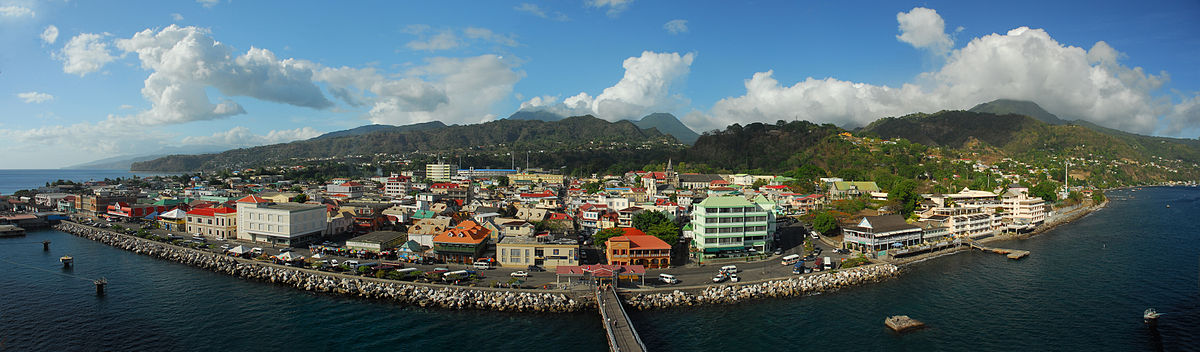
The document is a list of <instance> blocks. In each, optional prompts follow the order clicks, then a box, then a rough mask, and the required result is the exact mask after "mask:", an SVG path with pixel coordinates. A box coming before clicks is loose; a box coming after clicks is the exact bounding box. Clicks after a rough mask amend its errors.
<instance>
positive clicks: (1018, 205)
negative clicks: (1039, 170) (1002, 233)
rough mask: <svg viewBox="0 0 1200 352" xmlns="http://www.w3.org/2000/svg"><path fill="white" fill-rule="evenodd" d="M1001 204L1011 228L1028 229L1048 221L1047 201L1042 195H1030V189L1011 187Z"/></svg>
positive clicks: (1017, 229)
mask: <svg viewBox="0 0 1200 352" xmlns="http://www.w3.org/2000/svg"><path fill="white" fill-rule="evenodd" d="M1001 206H1003V208H1004V214H1003V217H1004V219H1005V221H1006V222H1008V224H1009V229H1011V230H1016V231H1028V230H1032V229H1034V228H1035V227H1037V226H1038V225H1041V224H1042V223H1044V222H1046V201H1044V200H1042V198H1041V197H1030V196H1029V193H1028V190H1024V191H1022V190H1020V189H1015V188H1009V189H1008V192H1006V193H1005V194H1004V198H1003V199H1002V200H1001Z"/></svg>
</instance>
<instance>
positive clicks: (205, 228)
mask: <svg viewBox="0 0 1200 352" xmlns="http://www.w3.org/2000/svg"><path fill="white" fill-rule="evenodd" d="M186 225H187V232H188V233H199V234H203V235H205V236H213V237H216V238H220V239H230V238H234V237H236V236H237V209H234V208H229V207H215V208H200V209H193V210H192V211H189V212H187V221H186Z"/></svg>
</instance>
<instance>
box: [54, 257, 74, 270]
mask: <svg viewBox="0 0 1200 352" xmlns="http://www.w3.org/2000/svg"><path fill="white" fill-rule="evenodd" d="M58 261H59V262H62V265H63V268H70V267H71V263H72V262H74V261H75V258H71V256H69V255H64V256H62V258H58Z"/></svg>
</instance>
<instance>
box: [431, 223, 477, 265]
mask: <svg viewBox="0 0 1200 352" xmlns="http://www.w3.org/2000/svg"><path fill="white" fill-rule="evenodd" d="M490 234H491V231H490V230H488V229H487V228H485V227H483V226H482V225H479V224H478V223H476V222H474V221H471V220H467V221H463V222H460V223H458V225H455V226H454V227H451V228H450V229H447V230H446V231H443V232H442V233H440V234H438V235H437V236H434V237H433V253H434V254H435V255H437V258H438V259H440V260H444V261H447V262H457V263H472V262H474V261H475V260H477V259H480V258H482V257H483V252H484V250H486V249H487V247H488V236H489V235H490Z"/></svg>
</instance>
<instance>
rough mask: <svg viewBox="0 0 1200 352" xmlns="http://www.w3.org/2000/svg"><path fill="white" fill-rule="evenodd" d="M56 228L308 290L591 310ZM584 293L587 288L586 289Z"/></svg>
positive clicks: (473, 305)
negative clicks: (329, 271)
mask: <svg viewBox="0 0 1200 352" xmlns="http://www.w3.org/2000/svg"><path fill="white" fill-rule="evenodd" d="M53 228H54V229H55V230H58V231H62V232H65V233H69V234H71V235H74V236H78V237H81V238H84V239H89V240H93V241H96V242H100V243H103V244H106V245H109V246H112V247H116V248H119V249H124V250H127V251H131V252H134V253H137V254H141V255H146V256H150V257H155V258H159V259H164V260H169V261H173V262H176V263H180V264H184V265H188V266H191V267H195V268H199V269H204V270H209V271H213V272H217V273H221V274H226V275H230V276H234V277H237V278H242V279H249V280H255V281H261V282H268V283H275V284H282V285H286V286H291V287H293V288H296V289H300V290H303V291H311V292H320V293H330V294H339V295H345V296H352V297H360V298H368V299H375V300H382V301H389V302H395V303H400V304H407V305H413V306H421V307H437V308H446V309H480V310H494V311H501V312H505V311H508V312H532V313H570V312H578V311H583V310H586V309H594V308H595V305H596V302H595V301H594V299H592V298H589V295H587V294H582V295H575V294H573V293H572V292H568V291H549V292H545V291H536V292H530V291H520V290H508V289H496V288H489V287H470V288H467V287H457V286H449V285H434V284H422V283H411V282H400V281H393V280H383V279H376V278H366V277H359V276H352V275H345V274H337V273H327V272H321V271H315V270H309V269H301V268H297V267H289V266H282V265H277V264H273V263H266V262H258V261H253V260H248V259H241V258H235V257H230V256H226V255H221V254H217V253H211V252H204V251H200V250H196V249H192V248H185V247H180V246H175V245H171V244H166V243H160V242H154V241H150V240H146V239H142V238H138V237H134V236H128V235H124V234H119V233H115V232H112V231H108V230H103V229H98V228H94V227H90V226H85V225H81V224H77V223H73V222H68V221H64V222H63V223H62V224H59V225H55V226H54V227H53ZM585 293H588V292H585Z"/></svg>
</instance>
